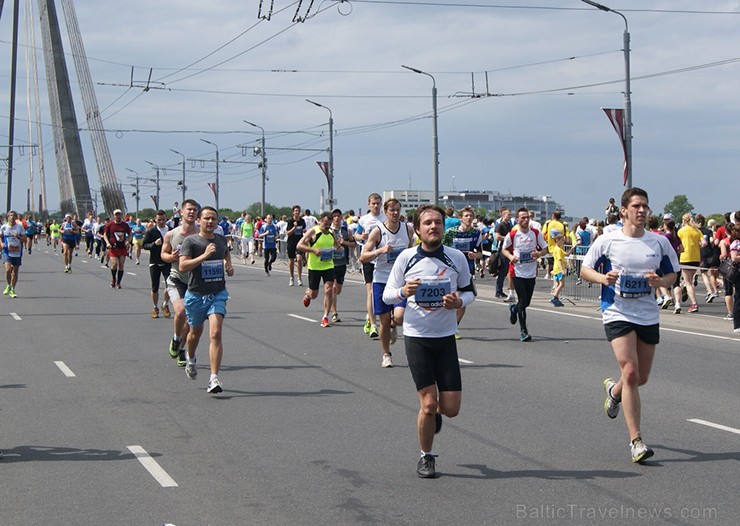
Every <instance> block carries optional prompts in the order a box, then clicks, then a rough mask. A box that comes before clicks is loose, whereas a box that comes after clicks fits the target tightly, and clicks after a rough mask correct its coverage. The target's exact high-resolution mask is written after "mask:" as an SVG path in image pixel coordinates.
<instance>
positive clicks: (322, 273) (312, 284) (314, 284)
mask: <svg viewBox="0 0 740 526" xmlns="http://www.w3.org/2000/svg"><path fill="white" fill-rule="evenodd" d="M322 279H323V280H324V283H330V282H332V281H334V269H333V268H328V269H326V270H311V269H309V270H308V288H309V289H311V290H319V285H321V280H322Z"/></svg>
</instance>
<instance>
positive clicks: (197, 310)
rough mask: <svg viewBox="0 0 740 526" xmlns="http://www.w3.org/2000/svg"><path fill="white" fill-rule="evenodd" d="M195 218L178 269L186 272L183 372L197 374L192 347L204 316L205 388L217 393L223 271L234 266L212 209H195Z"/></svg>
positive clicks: (229, 272) (228, 272)
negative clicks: (207, 369)
mask: <svg viewBox="0 0 740 526" xmlns="http://www.w3.org/2000/svg"><path fill="white" fill-rule="evenodd" d="M183 219H184V216H183ZM198 219H199V220H200V231H199V232H198V234H197V235H194V236H188V237H187V238H185V240H184V241H183V242H182V247H181V248H180V265H179V269H180V271H181V272H188V290H187V292H186V293H185V311H186V313H187V317H188V324H189V325H190V333H189V334H188V341H187V350H188V353H187V365H186V366H185V372H186V374H187V376H188V378H190V379H192V380H194V379H195V378H196V376H197V375H198V370H197V369H196V367H195V350H196V349H197V347H198V342H199V341H200V337H201V334H203V324H204V323H205V320H206V319H207V320H208V326H209V340H210V344H209V347H208V355H209V358H210V364H211V377H210V379H209V381H208V387H207V388H206V391H207V392H208V393H211V394H217V393H220V392H221V391H222V390H223V384H222V383H221V381H220V380H219V378H218V373H219V370H220V368H221V359H222V357H223V342H222V339H221V328H222V327H223V321H224V317H225V316H226V301H227V300H228V298H229V293H228V292H227V291H226V279H225V276H224V271H225V275H226V276H233V275H234V267H233V266H232V265H231V254H230V253H229V251H228V249H227V243H226V238H225V237H223V236H218V235H216V234H215V233H214V232H215V230H216V226H217V221H218V212H216V209H215V208H212V207H210V206H204V207H203V208H201V209H200V212H199V213H198Z"/></svg>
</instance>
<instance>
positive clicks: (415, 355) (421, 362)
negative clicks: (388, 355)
mask: <svg viewBox="0 0 740 526" xmlns="http://www.w3.org/2000/svg"><path fill="white" fill-rule="evenodd" d="M404 343H405V344H406V360H407V361H408V364H409V370H410V371H411V377H412V378H413V379H414V384H416V390H417V391H420V390H422V389H424V388H425V387H429V386H430V385H435V384H436V385H437V390H438V391H462V378H461V377H460V362H459V361H458V360H457V344H456V343H455V336H454V335H452V336H445V337H443V338H417V337H413V336H404Z"/></svg>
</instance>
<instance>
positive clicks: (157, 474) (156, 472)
mask: <svg viewBox="0 0 740 526" xmlns="http://www.w3.org/2000/svg"><path fill="white" fill-rule="evenodd" d="M126 447H128V450H129V451H131V453H133V454H134V456H135V457H136V460H138V461H139V462H140V463H141V465H142V466H144V469H146V470H147V471H148V472H149V474H150V475H151V476H152V477H154V480H156V481H157V482H159V485H160V486H162V487H163V488H176V487H177V482H175V481H174V479H173V478H172V477H170V476H169V475H168V474H167V472H166V471H165V470H164V469H162V466H160V465H159V464H157V461H156V460H154V459H153V458H152V457H151V456H150V455H149V453H147V452H146V450H145V449H144V448H143V447H141V446H126Z"/></svg>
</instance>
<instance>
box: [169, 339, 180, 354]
mask: <svg viewBox="0 0 740 526" xmlns="http://www.w3.org/2000/svg"><path fill="white" fill-rule="evenodd" d="M167 352H169V353H170V358H172V359H175V358H177V355H178V354H179V353H180V342H179V341H178V340H176V339H174V338H172V339H171V340H170V346H169V348H168V349H167Z"/></svg>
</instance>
